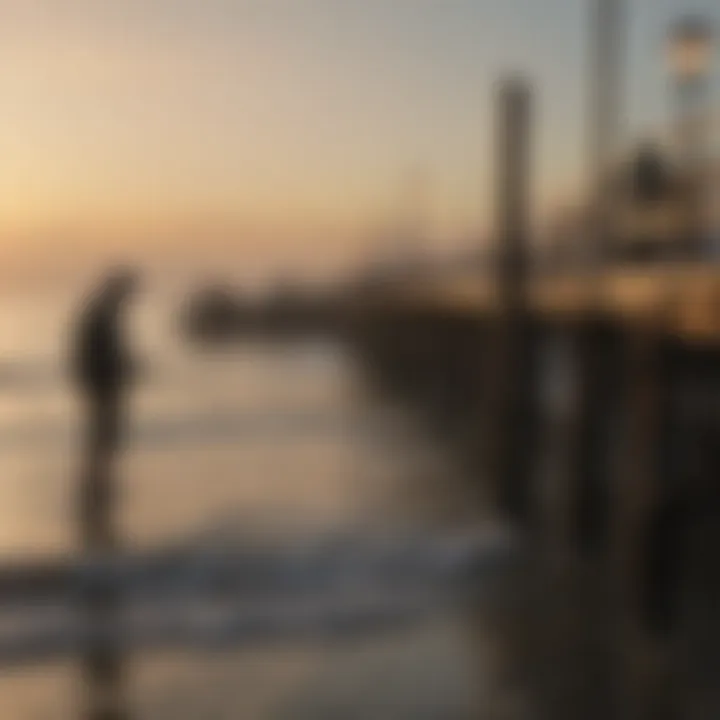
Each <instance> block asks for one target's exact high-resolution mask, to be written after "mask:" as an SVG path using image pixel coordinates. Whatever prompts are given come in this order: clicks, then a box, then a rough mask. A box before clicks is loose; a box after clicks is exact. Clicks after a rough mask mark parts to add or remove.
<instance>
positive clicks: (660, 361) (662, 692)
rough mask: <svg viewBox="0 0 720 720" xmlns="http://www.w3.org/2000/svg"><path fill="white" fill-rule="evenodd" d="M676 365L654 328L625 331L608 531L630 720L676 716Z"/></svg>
mask: <svg viewBox="0 0 720 720" xmlns="http://www.w3.org/2000/svg"><path fill="white" fill-rule="evenodd" d="M676 370H677V367H676V363H675V356H674V353H673V351H672V349H671V348H670V347H668V344H667V341H666V340H665V339H663V338H662V337H661V335H660V332H659V331H656V330H655V329H654V328H641V329H639V330H637V329H635V330H633V331H632V332H631V334H630V336H629V337H628V340H627V366H626V372H627V375H628V377H627V381H626V382H627V394H626V398H625V403H626V412H625V424H624V434H625V439H624V449H623V456H622V466H621V471H620V473H619V478H618V479H619V482H618V485H617V488H616V491H615V498H616V523H615V526H614V533H613V535H614V538H613V539H614V542H613V546H614V556H613V557H614V567H615V570H616V573H617V574H616V575H615V577H616V578H617V580H618V584H617V586H616V587H617V590H618V595H617V597H618V601H619V609H620V618H619V619H620V624H619V628H618V629H619V643H620V647H621V651H622V656H623V657H624V660H625V662H624V663H623V664H622V666H621V669H622V672H623V684H624V688H625V693H624V700H625V702H626V703H627V705H626V708H627V712H628V717H629V718H630V719H631V720H650V719H651V718H653V719H654V718H663V719H665V718H667V719H668V720H675V718H679V717H681V711H680V707H679V705H678V702H679V698H678V696H677V687H676V679H675V673H674V672H673V671H672V667H671V662H672V652H671V643H670V640H671V636H672V630H673V628H672V624H673V622H674V621H675V620H676V617H675V616H674V613H677V610H678V608H677V595H676V593H677V591H678V589H679V588H678V584H679V580H680V578H679V576H678V575H677V573H676V572H675V571H677V569H678V568H677V565H676V563H675V562H673V560H674V557H673V554H674V552H675V551H676V550H679V547H677V546H676V545H675V542H674V541H671V542H670V544H669V545H668V540H670V538H672V537H673V536H675V540H678V539H679V538H678V537H677V533H676V532H674V530H673V527H674V528H675V530H677V528H678V527H679V525H678V522H676V520H677V518H675V519H673V513H675V512H676V511H680V512H682V501H681V498H680V496H679V494H678V493H677V492H676V491H677V488H676V487H675V491H674V489H673V486H674V485H675V483H676V481H677V477H673V474H674V473H675V472H676V471H677V468H676V467H675V466H674V463H673V459H674V458H673V453H672V449H673V440H674V433H673V428H672V421H673V419H674V417H675V412H674V411H675V407H674V396H675V393H674V390H675V380H676ZM680 524H681V523H680ZM671 526H672V527H671ZM675 559H676V558H675Z"/></svg>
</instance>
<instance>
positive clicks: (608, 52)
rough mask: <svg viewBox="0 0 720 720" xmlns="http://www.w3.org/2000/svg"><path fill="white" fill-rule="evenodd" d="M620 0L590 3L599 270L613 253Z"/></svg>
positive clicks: (619, 97)
mask: <svg viewBox="0 0 720 720" xmlns="http://www.w3.org/2000/svg"><path fill="white" fill-rule="evenodd" d="M623 5H624V0H591V17H590V27H591V33H592V36H591V57H590V82H589V89H590V97H589V116H588V121H589V146H590V175H591V186H592V190H591V192H592V196H593V210H594V212H593V226H592V227H591V228H589V231H590V234H591V236H592V240H593V243H592V259H593V261H594V266H595V269H596V270H602V268H603V267H604V266H605V264H606V263H607V262H608V260H609V259H610V256H611V253H612V247H611V244H612V235H613V227H612V223H613V217H612V215H613V204H614V197H613V194H614V189H613V188H612V187H611V184H610V177H609V174H610V170H611V167H612V162H613V160H614V154H615V152H616V151H617V140H618V136H619V132H620V117H621V105H622V77H623V62H624V52H623V42H622V40H623V38H622V33H623V23H624V19H625V18H624V11H623Z"/></svg>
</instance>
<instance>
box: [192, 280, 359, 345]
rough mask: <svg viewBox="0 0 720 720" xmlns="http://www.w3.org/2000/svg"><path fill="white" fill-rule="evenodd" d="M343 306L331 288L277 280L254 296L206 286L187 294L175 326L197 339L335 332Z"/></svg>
mask: <svg viewBox="0 0 720 720" xmlns="http://www.w3.org/2000/svg"><path fill="white" fill-rule="evenodd" d="M346 307H347V303H346V302H345V299H344V298H343V297H342V296H341V295H340V294H336V293H334V292H333V293H328V292H324V293H320V292H310V291H307V290H303V289H300V288H296V287H294V286H282V287H278V288H276V289H275V290H274V291H273V292H271V293H269V294H268V295H267V296H265V297H263V298H261V299H257V298H249V297H247V296H245V295H244V294H243V293H242V292H240V291H238V290H234V289H232V288H228V287H223V286H211V287H206V288H203V289H201V290H200V291H199V292H197V293H195V294H194V295H193V296H191V298H190V300H189V301H188V303H187V305H186V307H185V308H184V309H183V311H182V314H181V330H182V332H183V334H184V335H185V336H186V337H187V338H188V339H190V340H191V341H193V342H197V343H201V344H217V343H227V342H234V341H240V340H243V339H249V338H255V339H272V338H277V339H291V338H306V337H309V336H322V335H336V334H338V333H339V332H341V331H342V328H343V326H344V320H345V316H346V310H345V308H346Z"/></svg>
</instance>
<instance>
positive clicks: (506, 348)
mask: <svg viewBox="0 0 720 720" xmlns="http://www.w3.org/2000/svg"><path fill="white" fill-rule="evenodd" d="M497 122H498V127H497V139H496V142H497V159H496V162H497V168H496V172H497V179H496V189H497V197H496V204H497V220H496V222H497V243H498V244H497V257H496V262H497V265H496V269H497V293H498V308H497V310H498V313H497V316H496V320H495V323H496V324H495V332H492V333H491V334H490V338H489V341H490V342H491V343H492V344H491V346H490V347H489V348H488V356H489V357H488V360H489V367H488V368H487V374H486V378H485V379H486V382H487V383H488V393H487V396H486V406H485V408H484V411H485V421H484V428H483V436H484V440H485V445H484V447H485V453H484V464H485V467H486V469H487V473H488V478H489V481H490V482H491V483H493V488H494V492H493V495H494V500H495V503H496V504H497V506H498V508H499V509H500V510H501V511H502V512H504V513H506V514H508V515H509V516H511V517H513V518H515V519H519V520H523V519H527V517H528V512H529V509H530V488H529V474H530V468H531V466H532V465H533V457H532V447H531V446H532V444H533V435H534V434H533V432H532V421H533V418H532V407H533V406H534V400H535V388H534V386H533V371H534V369H535V368H534V363H533V360H534V358H532V357H531V351H532V346H531V333H530V321H529V315H528V311H527V274H528V257H527V254H528V253H527V241H528V234H529V205H530V202H529V188H530V130H531V93H530V88H529V86H528V84H527V83H526V82H525V81H524V80H521V79H518V78H512V79H509V80H506V81H504V82H503V83H501V85H500V89H499V95H498V118H497Z"/></svg>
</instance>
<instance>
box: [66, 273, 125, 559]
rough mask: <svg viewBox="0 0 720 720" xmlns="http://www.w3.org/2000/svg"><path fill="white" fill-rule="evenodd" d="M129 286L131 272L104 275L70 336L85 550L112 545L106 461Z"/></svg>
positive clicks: (116, 427)
mask: <svg viewBox="0 0 720 720" xmlns="http://www.w3.org/2000/svg"><path fill="white" fill-rule="evenodd" d="M135 285H136V278H135V275H134V274H133V273H132V272H131V271H128V270H122V271H117V272H115V273H113V274H112V275H110V276H109V277H108V278H107V279H106V280H105V282H104V284H103V285H102V287H101V288H100V289H99V290H98V291H97V292H96V294H95V295H94V296H92V297H91V298H90V300H89V302H88V304H87V306H86V308H85V309H84V312H83V314H82V316H81V318H80V321H79V325H78V328H77V336H76V338H75V342H76V346H75V358H74V364H75V367H74V370H75V377H76V381H77V383H78V386H79V389H80V391H81V393H82V395H83V400H84V405H85V407H84V411H85V413H86V431H85V432H86V436H85V442H86V445H85V458H84V461H85V471H84V477H83V487H82V509H81V522H82V525H83V540H84V544H85V546H86V547H87V548H88V549H90V548H92V549H95V550H101V549H108V547H109V546H110V545H111V544H112V543H111V533H110V527H109V526H110V518H109V511H110V503H111V498H110V474H111V469H112V468H111V464H112V460H113V455H114V453H115V451H116V450H117V449H118V448H119V445H120V441H121V436H122V430H123V418H124V401H125V397H126V393H127V390H128V385H129V383H130V381H131V378H132V373H133V366H132V361H131V358H130V354H129V351H128V347H127V343H126V341H125V337H124V332H123V308H124V305H125V302H126V300H127V299H128V298H129V297H130V295H131V293H132V292H133V290H134V288H135Z"/></svg>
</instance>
